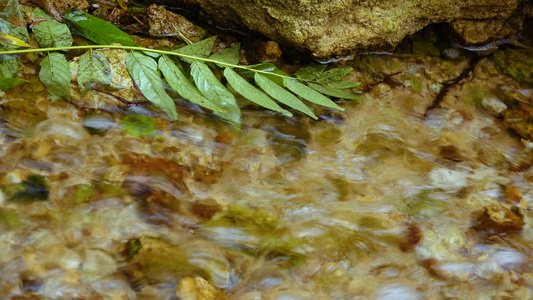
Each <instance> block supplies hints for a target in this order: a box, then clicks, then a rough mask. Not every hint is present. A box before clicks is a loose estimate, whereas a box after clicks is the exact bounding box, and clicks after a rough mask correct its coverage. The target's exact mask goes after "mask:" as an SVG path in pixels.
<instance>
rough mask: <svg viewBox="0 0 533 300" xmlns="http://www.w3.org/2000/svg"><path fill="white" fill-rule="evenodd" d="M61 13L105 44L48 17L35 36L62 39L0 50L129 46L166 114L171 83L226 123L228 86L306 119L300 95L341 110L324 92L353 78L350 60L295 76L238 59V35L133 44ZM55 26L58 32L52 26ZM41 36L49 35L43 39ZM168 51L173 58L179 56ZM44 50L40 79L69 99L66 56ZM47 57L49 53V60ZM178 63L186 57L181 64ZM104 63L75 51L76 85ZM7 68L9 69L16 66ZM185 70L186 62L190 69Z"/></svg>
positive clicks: (95, 77)
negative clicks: (227, 39)
mask: <svg viewBox="0 0 533 300" xmlns="http://www.w3.org/2000/svg"><path fill="white" fill-rule="evenodd" d="M65 19H66V20H67V21H68V22H69V24H70V25H71V26H72V27H73V28H76V31H77V32H78V33H79V34H81V35H83V36H84V37H86V38H88V39H90V40H92V41H94V42H96V43H101V44H110V45H85V46H70V44H71V42H72V38H71V36H70V32H68V30H67V29H66V27H65V26H64V25H63V24H59V23H58V24H55V23H54V24H53V25H54V26H56V27H58V28H59V27H61V30H48V31H46V33H47V34H48V35H47V36H43V38H41V39H42V40H43V43H42V44H43V45H46V44H53V45H64V46H62V47H54V48H40V49H18V50H10V51H0V55H10V54H22V53H30V52H56V51H62V50H76V49H98V48H108V49H122V50H129V51H131V53H130V54H129V56H128V57H127V59H126V61H125V64H126V67H127V69H128V72H129V73H130V75H131V77H132V78H133V80H134V82H135V84H136V85H137V87H138V88H139V90H140V91H141V92H142V94H143V95H144V96H145V97H146V98H147V99H148V100H149V101H150V102H152V103H153V104H154V105H156V106H158V107H159V108H161V109H162V110H163V111H164V112H165V113H166V114H167V115H168V116H169V117H170V118H171V119H177V117H178V115H177V112H176V107H175V104H174V100H173V99H172V98H171V97H170V95H169V94H168V93H167V92H168V90H173V91H174V92H176V93H177V94H179V95H180V96H181V97H183V98H184V99H186V100H188V101H190V102H193V103H195V104H197V105H199V106H202V107H204V108H206V109H209V110H211V111H213V113H215V114H217V115H219V116H221V117H222V118H225V119H226V120H228V121H230V122H231V123H234V124H239V123H240V116H241V112H240V108H239V106H238V105H237V101H236V98H235V95H234V94H233V93H232V92H231V91H230V89H229V88H228V86H229V87H231V88H232V89H233V90H234V91H235V92H236V93H238V94H240V95H241V96H243V97H244V98H245V99H247V100H248V101H250V102H253V103H255V104H257V105H260V106H262V107H265V108H267V109H270V110H273V111H276V112H280V113H282V114H284V115H287V116H292V113H291V112H290V111H288V110H287V109H285V108H283V107H282V106H280V105H279V104H278V103H280V104H282V105H284V106H287V107H290V108H292V109H294V110H296V111H299V112H302V113H304V114H306V115H308V116H310V117H311V118H313V119H317V117H316V115H315V114H314V113H313V111H312V110H311V109H310V108H309V107H308V106H307V105H306V104H305V102H304V101H307V102H311V103H314V104H317V105H320V106H324V107H328V108H333V109H337V110H344V109H343V108H342V107H340V106H338V105H337V104H336V103H335V102H333V101H332V100H331V99H329V98H328V97H326V96H325V95H329V96H332V97H337V98H345V99H355V98H356V97H357V96H356V95H354V94H353V92H352V90H351V88H354V87H356V86H357V85H358V84H357V83H354V82H344V81H342V79H343V77H344V76H345V75H346V74H347V73H349V72H350V71H351V70H352V69H351V68H334V69H330V70H326V66H325V65H317V66H308V67H304V68H301V69H299V70H298V71H297V72H296V73H295V76H296V77H293V76H290V75H288V74H286V73H285V72H283V71H281V70H280V69H278V68H277V67H276V66H274V65H272V64H269V63H264V64H258V65H252V66H243V65H239V53H240V44H238V43H237V44H234V45H232V46H231V47H230V48H227V49H224V50H222V51H219V52H217V53H215V54H212V55H211V52H212V50H213V46H214V44H215V41H216V39H217V37H216V36H213V37H210V38H207V39H205V40H202V41H199V42H196V43H192V44H189V45H187V46H185V47H182V48H179V49H176V50H173V51H163V50H157V49H149V48H144V47H138V46H135V43H134V42H133V40H132V39H131V37H130V36H128V35H127V34H125V33H124V32H122V31H121V30H120V29H118V28H116V27H115V26H114V25H112V24H111V23H109V22H106V21H103V20H100V19H97V18H95V17H93V16H89V15H87V14H86V13H84V12H80V11H69V12H67V13H65ZM56 23H57V22H56ZM50 26H52V25H50ZM50 26H49V27H50ZM47 28H48V27H47ZM99 29H104V30H99ZM17 30H18V29H17ZM55 31H57V32H59V33H54V32H55ZM8 33H9V35H8V34H7V33H2V34H3V35H2V36H1V38H0V41H1V42H4V43H6V41H7V43H8V44H10V45H14V46H26V45H25V44H24V43H21V42H19V41H18V40H16V39H15V38H18V35H17V36H16V35H14V34H15V33H17V32H16V30H15V29H12V30H10V31H9V32H8ZM26 34H27V32H26ZM44 38H46V40H45V39H44ZM48 40H50V41H52V42H50V43H48V42H46V41H48ZM22 42H24V41H22ZM45 42H46V43H45ZM113 43H120V44H122V45H117V44H113ZM123 45H124V46H123ZM172 57H177V58H179V59H180V60H181V61H182V63H180V62H179V61H178V60H174V59H172ZM47 58H48V61H44V62H43V68H42V69H41V71H40V73H39V76H40V78H41V80H42V81H43V83H44V84H45V85H46V86H47V88H48V90H49V91H50V93H51V94H52V96H53V98H54V99H55V98H63V99H69V98H70V93H69V80H68V78H70V77H69V76H70V73H69V70H68V68H67V67H65V66H66V65H67V64H66V61H65V60H64V57H63V56H62V55H60V54H58V53H51V54H50V55H48V56H47ZM51 58H57V59H56V60H54V61H53V60H51ZM47 62H48V63H47ZM49 62H53V64H51V63H49ZM181 64H187V67H183V66H182V65H181ZM108 69H109V65H108V62H107V61H106V60H105V57H103V56H101V55H100V54H97V53H93V52H89V53H87V54H85V55H83V56H82V58H81V59H80V64H79V74H80V76H79V77H78V81H79V82H78V83H79V86H80V89H81V90H82V92H85V91H86V90H87V89H90V88H93V87H106V86H108V85H109V82H110V81H111V80H110V78H108V77H107V76H110V75H109V72H107V71H106V70H108ZM13 70H14V71H16V68H14V69H13ZM185 70H190V74H188V73H187V71H185ZM11 73H16V72H11ZM11 73H10V74H11ZM63 73H64V74H63ZM215 73H216V74H217V75H219V74H222V76H223V77H224V78H225V80H226V81H227V83H228V86H225V85H224V84H223V83H222V82H223V81H221V79H220V78H218V77H220V76H218V77H217V75H215ZM100 77H101V78H100ZM191 78H192V79H191ZM302 100H303V101H302Z"/></svg>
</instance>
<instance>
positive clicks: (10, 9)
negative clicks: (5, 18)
mask: <svg viewBox="0 0 533 300" xmlns="http://www.w3.org/2000/svg"><path fill="white" fill-rule="evenodd" d="M4 3H5V2H4ZM2 12H4V13H7V14H10V15H13V16H15V17H17V18H19V19H22V12H21V11H20V6H19V2H18V1H17V0H9V1H8V2H7V5H6V7H5V8H4V10H3V11H2Z"/></svg>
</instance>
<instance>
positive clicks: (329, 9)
mask: <svg viewBox="0 0 533 300" xmlns="http://www.w3.org/2000/svg"><path fill="white" fill-rule="evenodd" d="M152 2H156V3H160V4H165V5H168V6H170V7H186V8H189V9H190V10H191V11H192V12H195V13H197V12H203V13H204V14H206V16H205V18H206V19H208V20H210V21H211V22H213V23H215V24H224V23H226V24H227V23H234V24H238V25H240V26H244V27H246V28H248V29H250V30H253V31H256V32H259V33H261V34H264V35H265V36H267V37H268V38H271V39H273V40H275V41H277V42H279V43H281V44H284V45H288V46H292V47H295V48H297V49H299V50H305V51H308V52H310V53H311V54H312V55H313V56H316V57H329V56H332V55H339V54H346V53H347V52H349V51H352V50H355V49H358V50H376V49H382V50H390V49H392V48H393V47H394V46H396V45H397V44H398V43H399V42H400V41H401V40H402V39H403V38H404V37H405V36H406V35H408V34H412V33H414V32H416V31H418V30H420V29H422V28H423V27H425V26H427V25H429V24H432V23H448V22H453V21H459V20H461V21H462V20H465V21H468V20H480V19H484V20H487V19H488V20H491V21H488V22H489V23H487V24H496V25H497V24H500V23H501V22H502V20H505V19H506V18H508V17H509V16H510V15H511V13H512V12H513V11H514V9H515V8H516V6H517V5H518V2H519V1H518V0H505V1H497V0H490V1H486V0H475V1H468V2H465V1H407V2H399V1H373V0H367V1H356V2H354V1H349V2H346V1H341V0H335V1H299V0H291V1H267V0H264V1H255V2H247V1H239V0H226V1H214V0H158V1H152ZM463 24H464V23H463ZM456 26H458V25H456ZM476 28H478V29H479V30H481V31H482V32H483V33H482V34H481V36H483V35H486V36H487V37H486V38H484V39H479V38H478V37H477V36H474V35H471V34H470V35H469V34H462V36H463V37H464V38H465V39H469V36H471V37H475V39H472V41H471V42H472V43H477V42H481V41H482V40H487V38H489V37H490V36H493V35H494V34H497V33H498V31H496V32H494V28H492V26H477V27H476ZM460 32H461V33H466V32H465V30H460ZM478 33H479V31H478ZM467 42H468V41H467Z"/></svg>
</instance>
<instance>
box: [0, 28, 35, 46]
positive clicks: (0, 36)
mask: <svg viewBox="0 0 533 300" xmlns="http://www.w3.org/2000/svg"><path fill="white" fill-rule="evenodd" d="M0 42H3V43H6V44H8V45H13V46H16V47H26V48H29V47H30V45H28V43H26V42H25V41H23V40H21V39H19V38H17V37H14V36H12V35H9V34H5V33H2V32H0Z"/></svg>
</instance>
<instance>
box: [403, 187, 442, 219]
mask: <svg viewBox="0 0 533 300" xmlns="http://www.w3.org/2000/svg"><path fill="white" fill-rule="evenodd" d="M446 209H447V205H446V202H445V201H442V200H440V199H436V198H435V197H434V196H432V195H431V193H430V192H429V191H423V192H421V193H419V194H417V195H415V196H414V197H410V198H403V199H402V200H401V203H400V210H402V211H403V212H405V213H407V214H410V215H415V216H419V217H422V218H426V217H434V216H438V215H440V214H442V213H443V212H445V211H446Z"/></svg>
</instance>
